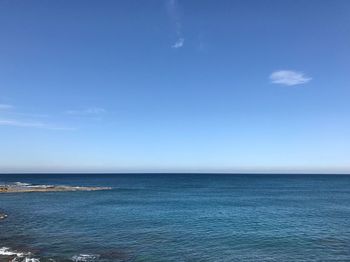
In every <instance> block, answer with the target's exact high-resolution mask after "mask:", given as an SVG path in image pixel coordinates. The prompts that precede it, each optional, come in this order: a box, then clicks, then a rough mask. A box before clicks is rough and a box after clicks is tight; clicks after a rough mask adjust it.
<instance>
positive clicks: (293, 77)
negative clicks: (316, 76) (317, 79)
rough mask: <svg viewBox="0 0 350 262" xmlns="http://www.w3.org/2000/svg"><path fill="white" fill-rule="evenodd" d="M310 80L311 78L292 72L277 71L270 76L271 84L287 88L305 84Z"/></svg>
mask: <svg viewBox="0 0 350 262" xmlns="http://www.w3.org/2000/svg"><path fill="white" fill-rule="evenodd" d="M311 79H312V78H311V77H308V76H305V75H304V73H301V72H297V71H292V70H279V71H275V72H273V73H272V74H271V75H270V80H271V83H273V84H280V85H287V86H294V85H301V84H305V83H307V82H309V81H311Z"/></svg>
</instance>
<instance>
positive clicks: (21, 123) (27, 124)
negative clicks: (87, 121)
mask: <svg viewBox="0 0 350 262" xmlns="http://www.w3.org/2000/svg"><path fill="white" fill-rule="evenodd" d="M0 126H13V127H29V128H30V127H32V128H42V129H50V130H75V128H71V127H61V126H54V125H49V124H46V123H42V122H31V121H21V120H15V119H0Z"/></svg>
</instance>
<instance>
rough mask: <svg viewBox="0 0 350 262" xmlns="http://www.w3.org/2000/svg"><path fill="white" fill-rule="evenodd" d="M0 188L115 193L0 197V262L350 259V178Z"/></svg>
mask: <svg viewBox="0 0 350 262" xmlns="http://www.w3.org/2000/svg"><path fill="white" fill-rule="evenodd" d="M2 182H26V183H32V184H56V185H74V186H111V187H113V190H110V191H95V192H57V193H21V194H0V212H1V211H3V212H6V213H7V214H8V218H7V219H5V220H3V221H0V261H9V258H8V257H6V258H5V256H1V252H2V254H5V253H6V252H7V254H9V253H11V252H12V253H17V254H18V253H23V254H22V257H20V256H19V257H17V258H15V260H13V261H145V262H146V261H152V262H153V261H154V262H157V261H176V262H180V261H188V262H190V261H191V262H196V261H203V262H204V261H276V262H277V261H278V262H280V261H350V176H339V175H338V176H337V175H248V174H247V175H233V174H232V175H228V174H225V175H223V174H30V175H28V174H25V175H24V174H23V175H14V174H11V175H0V184H1V183H2ZM29 252H30V254H29ZM26 257H27V258H26ZM29 257H30V258H31V260H30V259H28V258H29Z"/></svg>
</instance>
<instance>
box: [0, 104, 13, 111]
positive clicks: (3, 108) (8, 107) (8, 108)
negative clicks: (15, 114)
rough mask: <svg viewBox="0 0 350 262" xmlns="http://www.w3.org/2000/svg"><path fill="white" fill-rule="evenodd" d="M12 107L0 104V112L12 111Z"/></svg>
mask: <svg viewBox="0 0 350 262" xmlns="http://www.w3.org/2000/svg"><path fill="white" fill-rule="evenodd" d="M13 108H14V106H13V105H8V104H0V110H10V109H13Z"/></svg>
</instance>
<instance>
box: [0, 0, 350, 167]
mask: <svg viewBox="0 0 350 262" xmlns="http://www.w3.org/2000/svg"><path fill="white" fill-rule="evenodd" d="M349 14H350V1H347V0H344V1H340V0H334V1H322V0H308V1H306V0H304V1H301V0H293V1H291V0H285V1H279V0H274V1H272V0H263V1H260V0H259V1H258V0H255V1H252V0H244V1H243V0H242V1H231V0H230V1H212V0H211V1H206V0H203V1H191V0H189V1H181V0H164V1H160V0H159V1H153V0H152V1H136V0H135V1H130V0H128V1H85V0H84V1H78V0H75V1H68V0H67V1H63V0H57V1H35V0H33V1H24V0H22V1H20V0H14V1H6V0H3V1H0V35H1V41H0V171H1V172H22V171H29V172H35V171H41V172H45V171H55V172H61V171H63V172H69V171H73V172H84V171H91V172H96V171H101V172H127V171H129V172H152V171H159V172H163V171H167V172H202V171H205V172H270V171H271V172H340V173H341V172H350V160H349V157H350V103H349V98H350V85H349V84H350V72H349V71H350V15H349Z"/></svg>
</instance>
